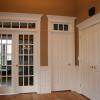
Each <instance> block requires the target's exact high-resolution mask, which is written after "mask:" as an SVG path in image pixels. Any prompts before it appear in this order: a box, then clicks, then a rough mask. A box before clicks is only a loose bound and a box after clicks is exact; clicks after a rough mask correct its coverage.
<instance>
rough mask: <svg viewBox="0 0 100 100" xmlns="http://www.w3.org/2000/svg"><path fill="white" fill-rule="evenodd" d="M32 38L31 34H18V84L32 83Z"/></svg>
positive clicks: (26, 84)
mask: <svg viewBox="0 0 100 100" xmlns="http://www.w3.org/2000/svg"><path fill="white" fill-rule="evenodd" d="M33 40H34V36H33V35H29V34H24V35H19V44H18V46H19V86H23V85H24V86H29V85H33V81H34V80H33V75H34V69H33V68H34V67H33V51H34V47H33V46H34V44H33V42H34V41H33ZM20 65H21V66H20ZM30 65H31V66H30Z"/></svg>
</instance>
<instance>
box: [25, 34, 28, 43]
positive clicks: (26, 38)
mask: <svg viewBox="0 0 100 100" xmlns="http://www.w3.org/2000/svg"><path fill="white" fill-rule="evenodd" d="M24 44H28V35H24Z"/></svg>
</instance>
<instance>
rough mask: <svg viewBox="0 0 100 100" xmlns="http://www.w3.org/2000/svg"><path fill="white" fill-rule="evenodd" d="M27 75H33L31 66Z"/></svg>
mask: <svg viewBox="0 0 100 100" xmlns="http://www.w3.org/2000/svg"><path fill="white" fill-rule="evenodd" d="M29 75H33V66H29Z"/></svg>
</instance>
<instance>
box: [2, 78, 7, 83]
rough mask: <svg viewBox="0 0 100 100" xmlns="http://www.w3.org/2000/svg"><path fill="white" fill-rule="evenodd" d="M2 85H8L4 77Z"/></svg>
mask: <svg viewBox="0 0 100 100" xmlns="http://www.w3.org/2000/svg"><path fill="white" fill-rule="evenodd" d="M2 85H6V77H2Z"/></svg>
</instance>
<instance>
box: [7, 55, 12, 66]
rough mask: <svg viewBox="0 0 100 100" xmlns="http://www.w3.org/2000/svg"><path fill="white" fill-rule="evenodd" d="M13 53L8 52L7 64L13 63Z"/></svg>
mask: <svg viewBox="0 0 100 100" xmlns="http://www.w3.org/2000/svg"><path fill="white" fill-rule="evenodd" d="M11 57H12V56H11V54H7V65H11V64H12V58H11Z"/></svg>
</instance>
